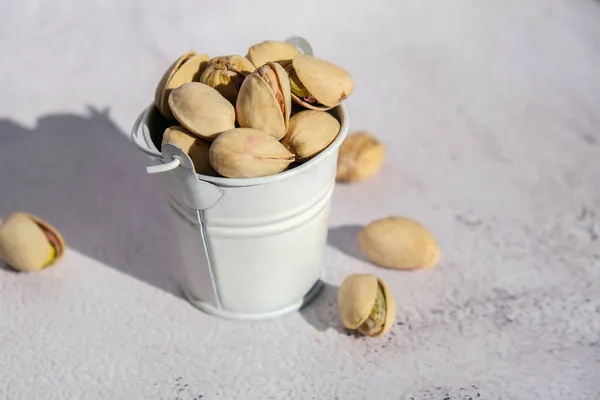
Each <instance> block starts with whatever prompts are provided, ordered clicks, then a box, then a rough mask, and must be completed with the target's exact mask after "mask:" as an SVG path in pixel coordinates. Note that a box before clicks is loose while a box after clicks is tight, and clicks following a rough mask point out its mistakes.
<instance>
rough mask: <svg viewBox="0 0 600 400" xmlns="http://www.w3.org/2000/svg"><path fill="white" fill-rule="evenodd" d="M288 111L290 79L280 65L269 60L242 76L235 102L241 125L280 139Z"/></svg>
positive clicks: (282, 135) (288, 118)
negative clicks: (242, 81)
mask: <svg viewBox="0 0 600 400" xmlns="http://www.w3.org/2000/svg"><path fill="white" fill-rule="evenodd" d="M291 111H292V96H291V92H290V82H289V80H288V77H287V73H286V72H285V70H284V69H283V67H282V66H281V65H279V64H276V63H272V62H268V63H266V64H265V65H263V66H261V67H259V68H258V69H257V70H256V71H254V72H253V73H252V74H251V75H250V76H248V77H247V78H246V79H245V80H244V83H243V84H242V87H241V88H240V94H239V97H238V99H237V103H236V112H237V119H238V123H239V124H240V126H241V127H243V128H255V129H259V130H262V131H263V132H266V133H268V134H270V135H271V136H273V137H274V138H275V139H277V140H280V139H281V138H283V137H284V136H285V135H286V132H287V130H288V125H289V121H290V113H291Z"/></svg>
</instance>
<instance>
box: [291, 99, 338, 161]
mask: <svg viewBox="0 0 600 400" xmlns="http://www.w3.org/2000/svg"><path fill="white" fill-rule="evenodd" d="M339 132H340V123H339V121H338V120H337V119H335V117H333V116H332V115H331V114H329V113H327V112H325V111H316V110H304V111H300V112H299V113H298V114H294V115H293V116H292V118H290V127H289V129H288V133H287V135H285V137H284V138H283V140H282V141H281V143H282V144H283V145H284V146H285V147H286V148H287V149H288V150H289V151H291V152H292V153H294V154H295V155H296V157H298V159H300V160H303V161H304V160H307V159H309V158H311V157H314V156H315V155H317V154H319V153H320V152H321V151H323V149H325V148H326V147H327V146H329V144H330V143H331V142H333V140H334V139H335V138H336V136H337V135H338V133H339Z"/></svg>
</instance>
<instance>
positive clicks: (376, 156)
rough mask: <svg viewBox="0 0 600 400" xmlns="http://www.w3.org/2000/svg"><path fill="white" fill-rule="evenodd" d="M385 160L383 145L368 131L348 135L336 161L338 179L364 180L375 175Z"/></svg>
mask: <svg viewBox="0 0 600 400" xmlns="http://www.w3.org/2000/svg"><path fill="white" fill-rule="evenodd" d="M384 161H385V146H384V145H383V144H382V143H380V142H379V141H377V139H375V138H374V137H373V136H372V135H371V134H370V133H368V132H357V133H354V134H352V135H348V136H347V137H346V139H345V140H344V142H343V143H342V145H341V146H340V152H339V155H338V161H337V176H336V178H337V179H338V180H340V181H349V182H352V181H356V182H358V181H364V180H366V179H368V178H370V177H372V176H373V175H375V174H376V173H377V172H379V170H381V167H382V165H383V162H384Z"/></svg>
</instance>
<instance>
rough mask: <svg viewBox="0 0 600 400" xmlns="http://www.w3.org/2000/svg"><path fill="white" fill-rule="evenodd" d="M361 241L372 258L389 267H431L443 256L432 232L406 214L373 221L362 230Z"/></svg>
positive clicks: (361, 247)
mask: <svg viewBox="0 0 600 400" xmlns="http://www.w3.org/2000/svg"><path fill="white" fill-rule="evenodd" d="M358 244H359V247H360V249H361V251H362V252H363V253H364V255H365V256H367V257H368V258H369V259H370V260H371V261H372V262H374V263H375V264H377V265H380V266H383V267H387V268H396V269H417V268H428V267H431V266H433V265H435V264H436V263H437V262H438V260H439V257H440V251H439V248H438V245H437V243H436V240H435V238H434V237H433V235H432V234H431V232H429V230H428V229H427V228H426V227H424V226H423V225H421V224H420V223H419V222H417V221H414V220H411V219H409V218H404V217H389V218H383V219H379V220H377V221H374V222H371V223H370V224H369V225H367V226H366V227H364V228H363V229H362V230H361V231H360V232H359V234H358Z"/></svg>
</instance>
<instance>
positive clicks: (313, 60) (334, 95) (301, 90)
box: [285, 54, 354, 111]
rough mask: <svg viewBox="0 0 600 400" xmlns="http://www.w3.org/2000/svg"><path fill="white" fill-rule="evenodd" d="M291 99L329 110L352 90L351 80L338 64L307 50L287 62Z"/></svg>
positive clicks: (352, 81)
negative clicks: (305, 52) (308, 52)
mask: <svg viewBox="0 0 600 400" xmlns="http://www.w3.org/2000/svg"><path fill="white" fill-rule="evenodd" d="M285 70H286V72H287V73H288V75H289V77H290V87H291V90H292V99H293V100H294V101H295V102H296V103H298V104H300V105H302V106H304V107H306V108H309V109H313V110H323V111H324V110H329V109H331V108H333V107H335V106H338V105H339V104H340V103H341V102H342V101H344V100H345V99H346V98H348V97H349V96H350V95H351V94H352V92H353V91H354V80H353V79H352V77H351V76H350V74H349V73H348V72H347V71H345V70H344V69H342V68H340V67H338V66H337V65H335V64H333V63H331V62H329V61H327V60H323V59H320V58H317V57H314V56H309V55H308V54H299V55H297V56H296V57H294V59H293V60H292V62H291V63H290V64H289V65H287V66H286V69H285Z"/></svg>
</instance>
